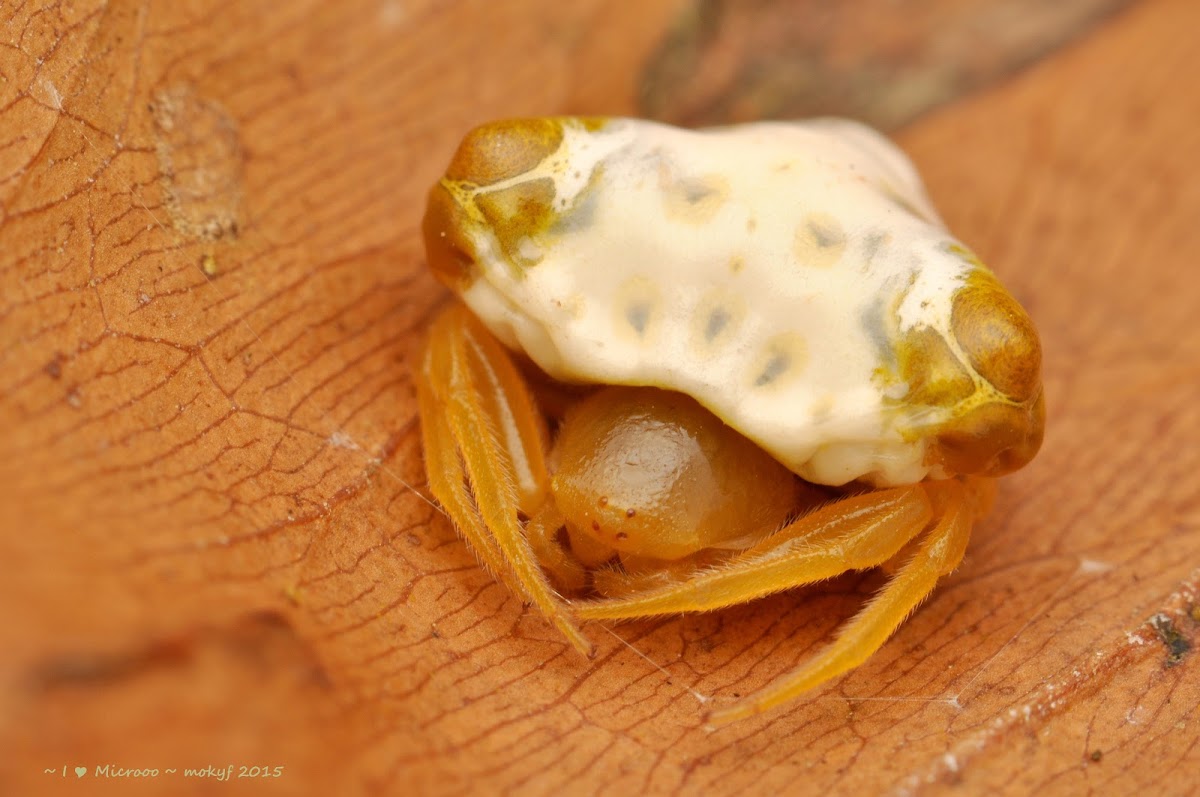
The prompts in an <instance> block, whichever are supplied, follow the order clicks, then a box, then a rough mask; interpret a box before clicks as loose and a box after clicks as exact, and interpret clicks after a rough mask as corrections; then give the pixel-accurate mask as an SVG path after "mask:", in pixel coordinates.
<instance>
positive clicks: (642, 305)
mask: <svg viewBox="0 0 1200 797" xmlns="http://www.w3.org/2000/svg"><path fill="white" fill-rule="evenodd" d="M650 310H651V307H650V304H649V303H647V302H634V303H633V304H629V305H626V306H625V320H626V321H628V322H629V326H631V327H633V328H634V330H635V331H636V332H637V333H638V335H639V336H641V335H643V334H645V332H646V324H647V323H649V321H650Z"/></svg>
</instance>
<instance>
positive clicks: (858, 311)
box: [424, 118, 1044, 486]
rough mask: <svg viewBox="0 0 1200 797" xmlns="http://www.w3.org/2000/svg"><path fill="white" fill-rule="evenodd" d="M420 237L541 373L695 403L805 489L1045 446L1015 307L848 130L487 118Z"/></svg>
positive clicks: (878, 479) (1029, 336) (878, 481)
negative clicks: (646, 388) (658, 390)
mask: <svg viewBox="0 0 1200 797" xmlns="http://www.w3.org/2000/svg"><path fill="white" fill-rule="evenodd" d="M424 229H425V239H426V245H427V247H428V249H429V260H430V265H431V266H432V268H433V269H434V271H435V273H436V274H437V275H438V276H439V278H440V279H442V281H444V282H445V283H446V284H447V285H449V286H450V287H452V288H453V289H454V290H455V291H456V292H458V293H459V295H460V296H461V297H462V299H463V300H464V301H465V302H466V303H467V305H468V306H469V307H470V308H471V309H472V310H473V312H474V313H475V314H476V315H477V316H478V317H479V318H480V319H481V320H482V321H483V322H484V323H485V324H486V325H487V326H488V327H489V329H491V330H492V332H493V333H494V334H496V335H497V337H499V338H500V339H501V340H502V341H504V343H506V344H507V345H508V346H510V347H512V348H513V349H516V350H518V351H521V352H524V353H525V354H526V355H528V356H529V357H530V359H532V360H533V361H534V362H535V363H537V364H538V365H539V366H540V367H541V368H542V369H543V370H544V371H546V372H547V373H548V374H550V375H551V376H552V377H554V378H556V379H559V380H563V381H574V382H591V383H600V384H628V385H650V386H656V387H662V388H665V389H669V390H675V391H679V392H681V393H685V394H687V395H690V396H692V397H693V398H695V399H696V400H697V401H699V402H700V403H702V404H703V405H705V406H706V407H707V408H708V409H709V410H711V411H712V412H714V413H715V414H716V415H717V416H718V417H720V418H721V419H722V420H724V421H725V422H726V423H727V424H729V425H730V426H732V427H733V428H735V429H737V430H738V431H740V432H741V433H742V434H744V435H746V436H747V437H749V438H750V439H752V440H754V441H755V442H757V443H758V444H759V445H760V446H762V447H763V448H765V449H766V450H767V451H769V452H770V453H771V454H772V455H773V456H774V457H775V458H776V459H778V460H779V461H780V462H782V463H784V464H785V465H786V466H787V467H788V468H790V469H791V470H792V471H794V472H795V473H797V474H799V475H800V476H801V477H803V478H805V479H807V480H808V481H811V482H816V483H821V484H835V485H836V484H844V483H846V482H849V481H853V480H856V479H857V480H861V481H864V482H867V483H871V484H875V485H879V486H884V485H896V484H907V483H912V482H915V481H919V480H921V479H923V478H926V477H939V478H940V477H946V476H950V475H954V474H958V473H1000V472H1004V471H1006V470H1011V469H1013V468H1014V467H1019V466H1020V465H1021V464H1023V463H1024V462H1025V461H1027V460H1028V459H1029V458H1030V457H1032V455H1033V453H1035V452H1036V450H1037V447H1038V445H1039V444H1040V440H1041V427H1042V419H1043V415H1044V403H1043V401H1042V398H1041V377H1040V368H1041V354H1040V348H1039V344H1038V341H1037V334H1036V332H1035V331H1034V329H1033V326H1032V324H1031V323H1030V321H1029V318H1028V316H1027V315H1026V314H1025V312H1024V310H1022V309H1021V308H1020V306H1019V305H1018V304H1017V303H1016V302H1015V300H1013V299H1012V297H1011V296H1009V294H1008V293H1007V292H1006V291H1005V290H1004V289H1003V287H1001V286H1000V284H999V282H997V281H996V280H995V278H994V277H993V276H992V275H991V273H990V272H988V271H987V270H986V269H985V268H984V267H983V266H982V265H981V264H980V263H979V262H978V261H977V260H976V259H975V258H974V256H973V255H971V254H970V253H969V252H968V251H967V250H966V249H965V248H964V247H963V246H962V245H961V244H960V243H958V242H957V241H956V240H955V239H954V238H953V237H952V236H950V234H949V233H948V232H947V231H946V230H945V228H944V227H943V226H942V224H941V222H940V220H939V218H938V215H937V212H936V211H935V210H934V208H933V207H932V205H931V204H930V202H929V200H928V198H927V197H926V196H925V193H924V189H923V188H922V186H921V182H920V179H919V177H918V176H917V174H916V171H915V169H914V168H913V166H912V164H911V163H910V162H909V161H908V159H907V158H906V157H905V156H904V155H903V153H901V152H900V151H899V150H898V149H897V148H896V147H895V146H894V145H893V144H891V143H890V142H889V141H887V139H885V138H884V137H882V136H881V135H879V134H878V133H876V132H874V131H872V130H870V129H869V128H866V127H863V126H862V125H859V124H857V123H854V122H850V121H845V120H835V119H821V120H812V121H808V122H763V123H756V124H750V125H740V126H736V127H728V128H720V129H713V130H706V131H690V130H681V129H677V128H672V127H669V126H666V125H662V124H657V123H653V122H646V121H636V120H628V119H577V118H556V119H540V120H516V121H505V122H497V123H493V124H489V125H484V126H482V127H480V128H477V129H476V130H474V131H472V132H471V133H470V134H469V135H468V136H467V138H466V139H465V140H464V141H463V143H462V145H461V146H460V147H459V149H458V152H457V153H456V154H455V156H454V159H453V161H452V162H451V164H450V166H449V168H448V169H447V171H446V175H445V177H444V178H443V179H442V180H441V181H440V182H439V183H438V185H437V186H435V187H434V189H433V190H432V192H431V194H430V199H429V208H428V211H427V213H426V217H425V225H424Z"/></svg>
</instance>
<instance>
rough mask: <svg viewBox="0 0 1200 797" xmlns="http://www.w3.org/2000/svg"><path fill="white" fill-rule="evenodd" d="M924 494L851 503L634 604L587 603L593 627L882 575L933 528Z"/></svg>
mask: <svg viewBox="0 0 1200 797" xmlns="http://www.w3.org/2000/svg"><path fill="white" fill-rule="evenodd" d="M932 514H933V511H932V509H931V507H930V503H929V498H928V496H927V494H926V492H925V490H924V489H922V488H921V487H919V486H915V487H898V488H895V489H891V490H879V491H876V492H872V493H866V494H864V495H857V496H852V497H850V498H843V499H842V500H840V501H837V502H835V503H832V504H829V505H827V506H824V507H822V508H820V509H818V510H816V511H815V512H812V513H810V514H807V515H805V516H804V517H802V518H800V519H798V520H796V521H794V522H792V523H790V524H788V525H786V526H784V527H783V528H782V529H780V530H779V531H778V532H776V533H775V534H773V535H771V536H770V537H768V538H767V539H765V540H763V541H762V542H760V543H758V544H757V545H755V546H754V547H752V548H748V549H747V550H746V551H744V552H743V553H741V554H739V555H738V556H737V557H735V558H734V559H732V560H730V561H729V562H727V563H725V564H723V565H721V566H719V567H717V568H714V569H711V570H702V571H700V572H699V573H695V574H693V575H692V576H691V577H690V578H687V579H685V580H682V581H679V582H677V583H672V584H667V585H666V586H662V587H657V588H654V589H650V590H647V591H645V592H637V593H633V594H630V595H628V596H626V597H619V598H612V599H608V600H602V601H595V602H592V603H579V604H576V605H575V615H576V616H577V617H579V618H581V619H585V620H599V619H621V618H628V617H649V616H654V615H661V614H675V613H677V612H695V611H707V610H711V609H720V608H722V607H724V606H733V605H735V604H739V603H745V602H747V601H750V600H754V599H755V598H761V597H763V596H764V595H769V594H771V593H773V592H779V591H781V590H785V589H790V588H792V587H798V586H802V585H804V584H811V583H813V582H816V581H820V580H822V579H826V578H832V577H834V576H837V575H841V574H842V573H844V572H846V571H847V570H862V569H866V568H869V567H875V566H877V565H879V564H881V563H883V562H885V561H887V560H888V559H890V558H891V557H892V556H894V555H895V554H896V552H897V551H899V550H900V548H901V547H903V545H904V544H905V543H906V542H908V541H909V540H910V539H912V538H913V537H914V536H916V535H917V534H919V533H920V532H921V530H922V529H923V528H925V526H926V525H927V524H928V523H929V520H930V518H931V517H932Z"/></svg>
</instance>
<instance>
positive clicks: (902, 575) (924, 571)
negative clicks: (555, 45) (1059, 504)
mask: <svg viewBox="0 0 1200 797" xmlns="http://www.w3.org/2000/svg"><path fill="white" fill-rule="evenodd" d="M926 488H927V489H929V490H930V491H931V492H932V493H933V499H934V503H935V504H936V505H938V506H939V508H940V509H942V510H943V514H942V516H941V519H940V520H939V521H938V524H937V525H936V526H935V527H934V528H933V530H932V531H930V532H929V534H928V535H926V537H925V539H924V540H922V542H921V545H920V547H919V548H918V549H917V552H916V554H915V555H914V556H913V558H912V559H911V560H909V561H908V562H907V563H906V564H905V565H904V566H903V567H901V568H900V569H899V570H898V571H897V572H896V575H895V576H894V577H893V578H892V580H891V581H890V582H889V583H888V585H887V586H886V587H884V589H883V591H882V592H880V593H879V594H878V595H876V596H875V598H873V599H872V600H871V602H870V603H868V604H867V606H866V607H865V608H864V609H863V610H862V611H861V612H860V613H859V614H858V616H857V617H855V618H854V619H853V620H851V621H850V622H849V623H848V624H847V625H846V626H845V627H844V628H842V630H841V631H840V632H839V633H838V635H837V639H835V640H834V642H833V644H831V645H830V646H829V647H827V648H826V649H825V650H824V651H823V652H821V653H820V654H818V655H817V656H816V658H814V659H812V660H811V661H809V662H807V663H806V664H805V665H804V666H802V667H801V668H800V669H799V670H796V671H795V672H793V673H791V674H789V675H785V676H784V677H783V678H781V679H779V680H778V681H776V682H775V683H774V684H772V685H771V686H769V687H767V688H766V689H763V690H762V691H760V692H758V693H756V694H755V695H754V696H753V697H752V698H751V699H749V700H745V701H742V702H741V703H737V704H735V705H733V706H730V707H728V708H724V709H717V710H715V711H713V712H712V715H711V716H710V717H709V721H710V722H711V723H712V724H714V725H720V724H724V723H727V722H733V721H735V720H739V719H745V718H747V717H751V716H753V715H755V714H760V713H762V712H764V711H767V710H768V709H771V708H774V707H775V706H778V705H780V704H781V703H785V702H787V701H788V700H791V699H792V698H794V697H796V696H797V695H799V694H800V693H802V692H804V691H806V690H808V689H811V688H813V687H814V686H816V685H818V684H820V683H823V682H825V681H828V680H829V679H830V678H833V677H835V676H837V675H841V674H842V673H844V672H846V671H848V670H851V669H853V668H855V667H857V666H858V665H859V664H861V663H863V662H864V661H866V660H867V659H868V658H869V657H870V656H871V655H872V654H873V653H875V651H877V650H879V648H880V647H881V646H882V645H883V643H884V642H886V641H887V638H888V637H889V636H891V635H892V632H893V631H895V630H896V628H897V627H899V625H900V624H901V623H903V622H904V620H905V618H907V617H908V615H909V614H910V613H912V611H913V610H914V609H916V608H917V606H918V605H919V604H920V603H921V601H923V600H924V599H925V598H926V597H928V595H929V593H930V592H932V591H933V588H934V586H935V585H936V584H937V581H938V578H940V577H941V576H942V575H944V574H946V573H949V572H950V571H951V570H953V569H954V568H955V567H957V566H958V563H959V562H960V561H962V557H963V552H964V551H965V550H966V547H967V540H968V538H969V537H970V532H971V525H972V522H973V520H974V511H973V509H974V508H973V506H971V502H970V501H968V500H967V499H968V496H967V495H965V491H964V489H963V484H962V482H958V481H949V482H939V483H935V484H931V485H927V486H926Z"/></svg>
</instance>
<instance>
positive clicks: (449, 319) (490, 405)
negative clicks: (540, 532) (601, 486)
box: [422, 306, 592, 656]
mask: <svg viewBox="0 0 1200 797" xmlns="http://www.w3.org/2000/svg"><path fill="white" fill-rule="evenodd" d="M477 324H478V322H475V321H474V319H473V318H471V317H469V315H468V314H467V312H466V310H465V309H463V308H461V307H457V306H456V307H452V308H450V309H449V310H447V311H446V312H444V313H442V314H441V315H440V316H439V317H438V318H437V319H436V320H435V321H434V323H433V328H432V329H431V331H430V338H429V343H428V347H427V350H426V355H425V361H424V374H423V376H424V378H425V380H426V381H427V383H428V384H427V385H426V386H425V387H427V388H428V392H427V394H426V397H425V404H424V405H423V406H422V420H423V423H428V424H430V425H431V427H432V432H430V433H428V434H427V437H426V441H427V442H428V443H431V444H432V446H431V447H430V448H428V449H426V451H427V453H426V457H427V459H426V467H427V469H428V470H429V471H431V473H430V489H431V490H432V491H433V494H434V496H435V497H436V498H437V499H438V501H440V502H442V505H443V506H444V507H446V510H447V512H449V513H450V516H451V517H452V518H453V519H454V521H455V523H456V525H457V526H458V527H459V529H460V530H461V532H462V534H463V537H464V538H465V539H466V541H467V542H468V544H469V545H470V546H471V547H472V548H474V549H475V550H476V551H477V552H478V554H479V557H480V559H482V560H483V561H484V562H485V564H491V566H493V567H496V565H495V564H494V563H493V560H494V559H495V558H497V557H499V558H501V559H503V561H504V562H506V563H507V565H508V568H510V569H511V572H512V574H513V576H515V581H516V583H517V585H518V586H519V588H520V589H519V593H518V594H520V595H521V596H522V597H523V598H525V599H527V600H530V601H531V602H533V603H534V604H536V605H537V607H538V608H539V609H540V610H541V611H542V613H543V614H545V615H546V617H547V618H548V619H549V620H550V621H551V623H553V624H554V626H555V627H556V628H558V630H559V631H561V632H562V633H563V635H564V636H566V637H567V639H568V640H570V642H571V644H572V645H573V646H575V648H576V649H577V650H579V651H580V652H581V653H583V654H584V655H586V656H590V655H591V654H592V645H591V643H590V642H588V641H587V639H586V638H585V637H584V636H583V634H581V633H580V631H579V629H578V628H577V627H576V625H575V623H574V622H573V621H572V620H571V618H570V617H569V615H568V614H567V612H566V610H565V608H564V607H563V605H562V602H561V601H560V600H559V598H558V596H556V595H555V594H554V591H553V589H552V588H551V586H550V582H549V580H548V579H547V578H546V574H545V573H543V572H542V570H541V568H540V567H539V566H538V563H537V561H536V559H535V558H534V554H533V550H532V549H531V547H530V545H529V541H528V540H527V539H526V538H525V534H524V532H523V530H522V528H521V525H520V522H519V520H518V517H517V515H518V511H520V510H521V508H522V507H521V502H522V499H525V500H529V499H530V495H531V494H536V493H537V491H538V490H541V491H542V493H543V494H544V490H545V487H544V483H545V481H546V478H545V464H544V461H542V460H541V453H540V451H539V453H537V454H534V453H533V448H535V447H536V446H533V445H531V443H532V442H534V441H536V442H538V443H539V444H540V441H537V433H536V422H535V420H533V419H532V418H529V417H527V416H524V415H523V413H524V412H525V410H526V409H528V410H530V411H531V410H532V407H533V402H532V398H530V397H529V396H528V393H527V391H525V390H524V388H523V384H524V383H523V382H521V381H520V378H519V376H517V375H516V369H515V367H514V366H513V364H512V361H511V359H509V357H508V355H507V354H506V353H505V352H504V351H503V349H501V348H500V346H499V344H496V343H495V341H493V340H492V339H491V337H490V335H488V333H487V332H486V331H483V330H482V329H481V328H479V327H478V326H477ZM435 398H436V399H438V400H440V402H435V401H434V399H435ZM439 403H440V405H441V406H440V407H439V406H438V404H439ZM443 427H444V428H443ZM439 430H441V431H439ZM446 431H448V433H449V434H448V437H449V438H451V440H452V444H453V448H451V447H450V446H451V440H447V439H446V437H447V435H446V434H445V432H446ZM431 452H432V453H431ZM459 456H461V462H462V465H463V466H464V468H465V473H466V475H467V477H468V479H469V482H470V486H471V491H472V493H473V494H474V499H475V500H474V511H467V510H466V508H465V507H464V506H463V504H464V503H466V504H467V505H468V506H469V502H467V501H465V497H464V496H463V495H462V494H461V492H460V491H459V490H458V489H457V486H456V484H454V483H453V479H454V468H452V467H450V466H449V465H448V461H449V460H451V459H453V458H456V457H459ZM538 462H541V474H537V463H538ZM433 471H437V473H436V474H435V473H434V472H433ZM522 471H526V472H527V473H525V474H523V473H522ZM527 476H528V478H529V479H530V480H534V479H538V478H540V479H541V480H542V486H533V487H531V489H526V488H527V487H530V485H526V484H522V483H521V482H522V481H524V480H525V479H526V477H527ZM446 482H451V483H450V484H447V483H446ZM505 570H506V568H503V567H500V568H499V572H505Z"/></svg>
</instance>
